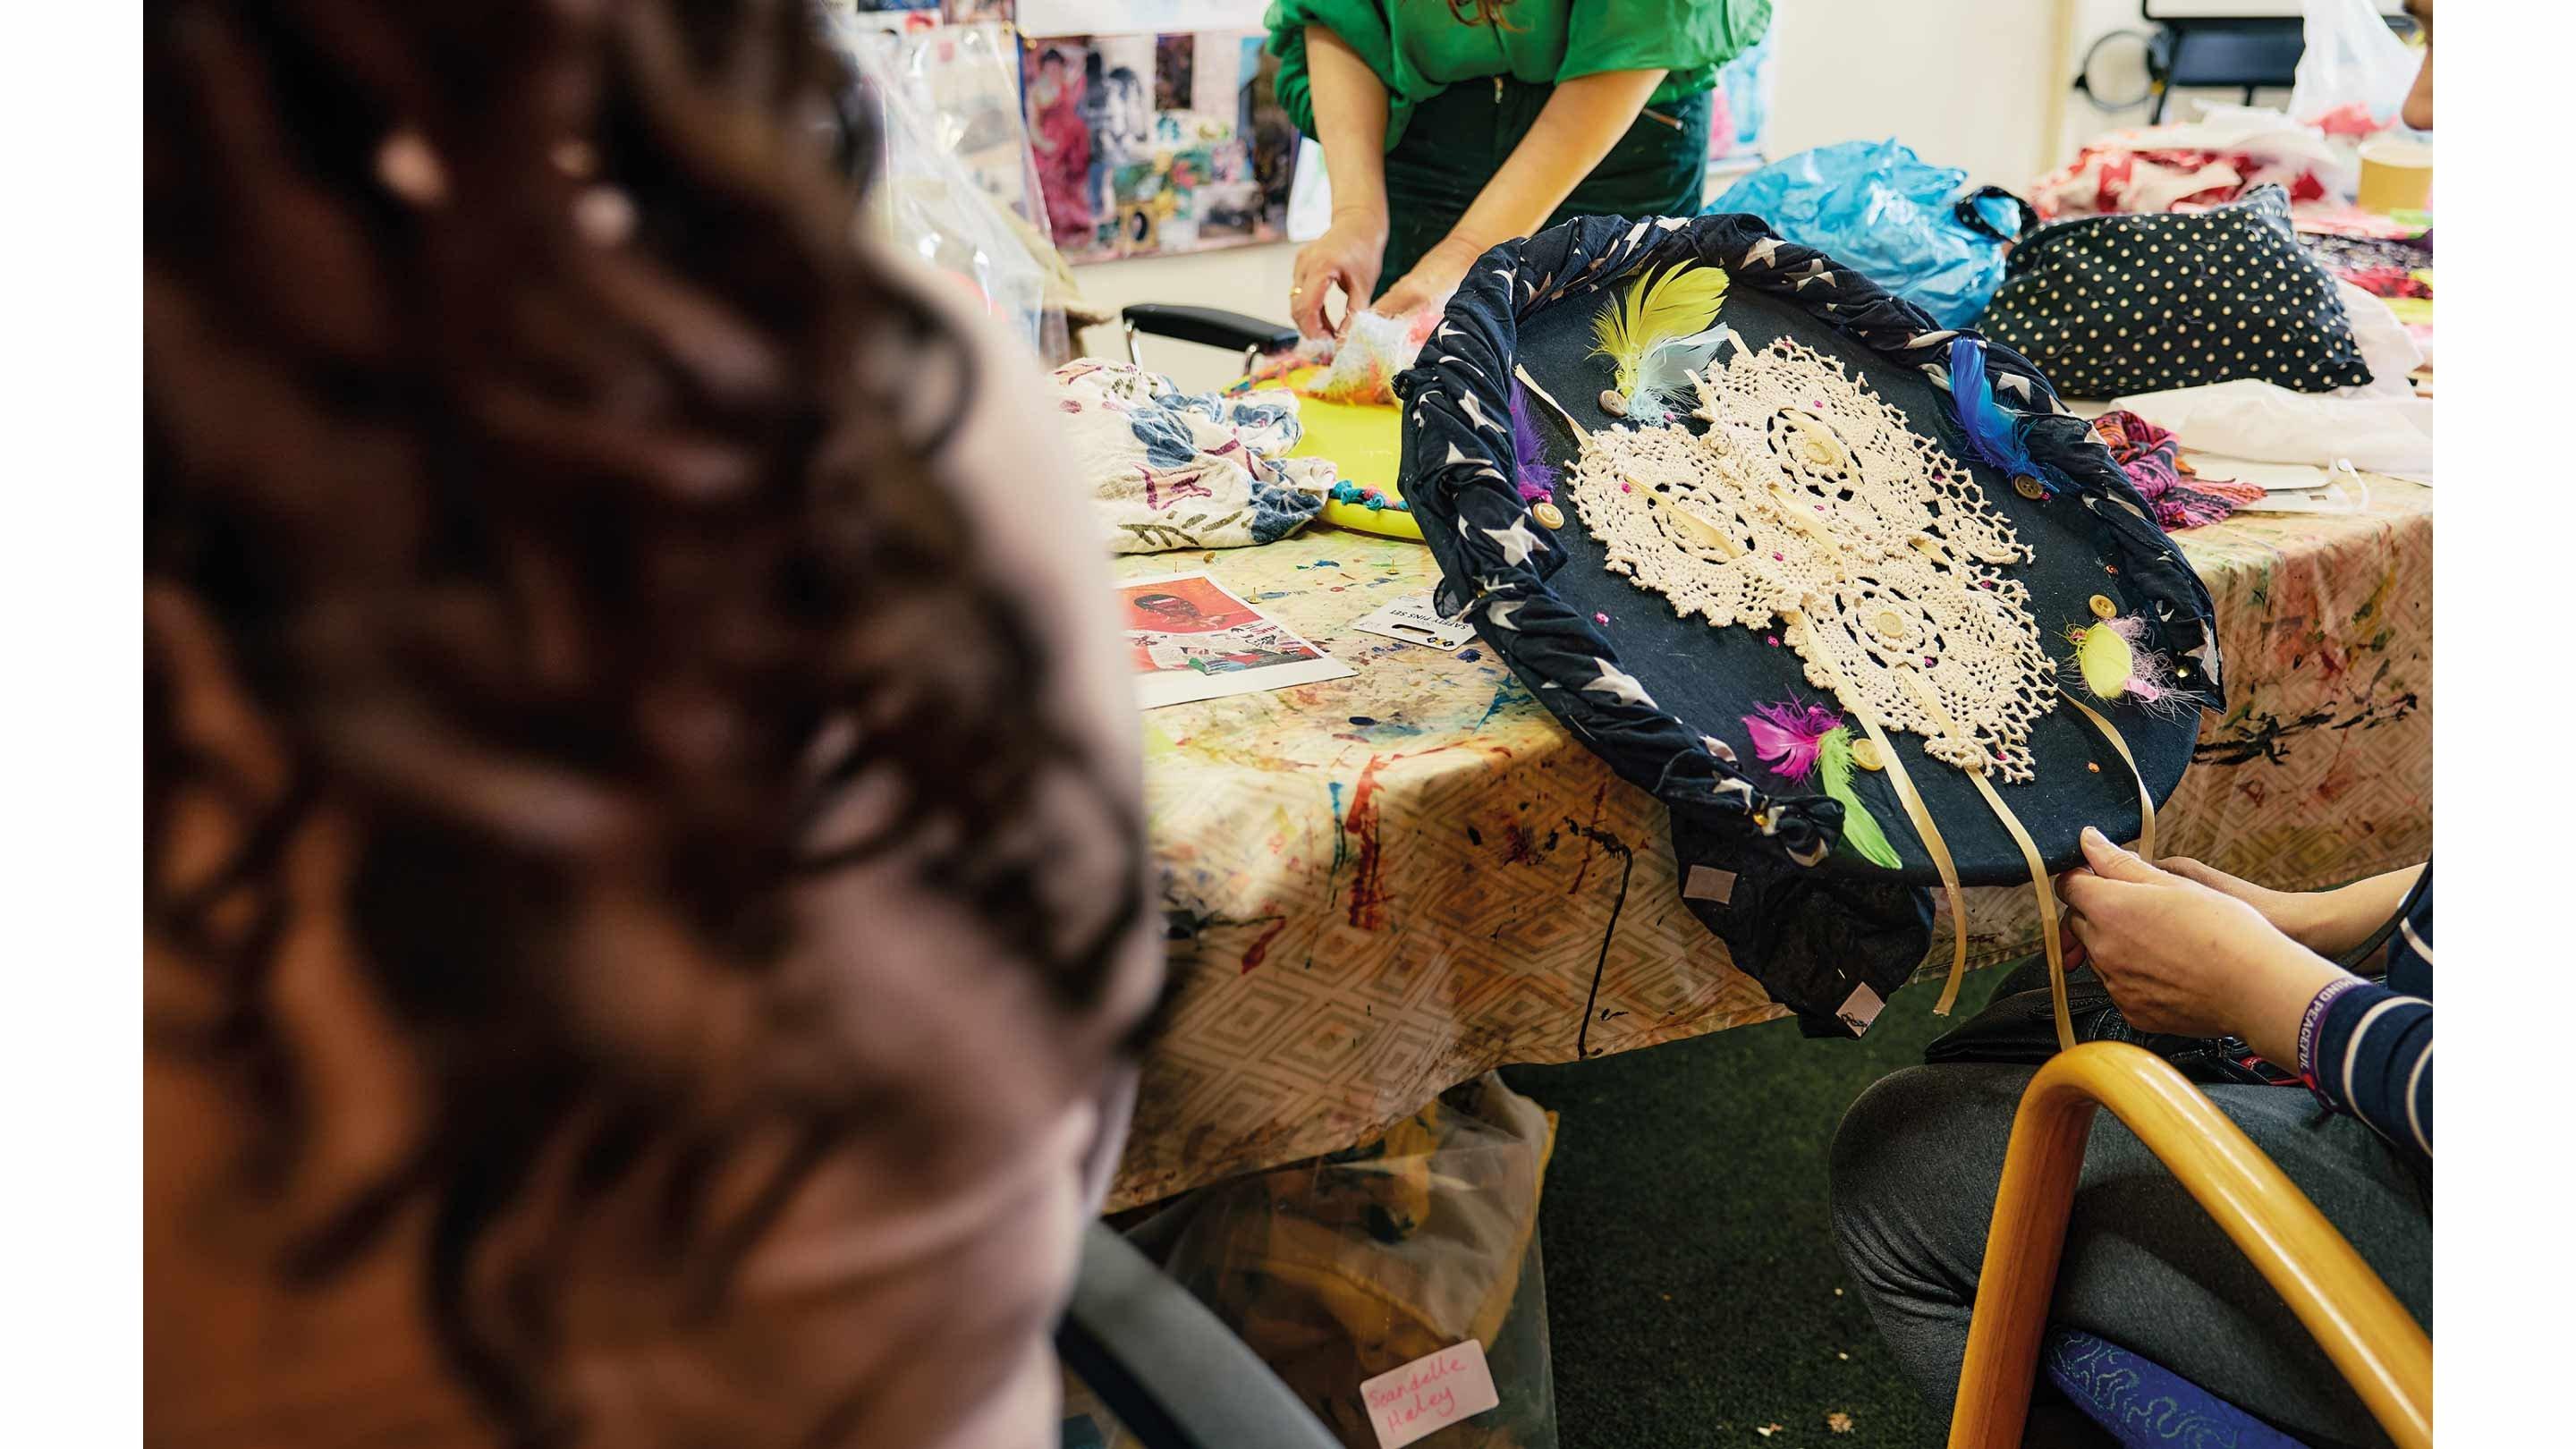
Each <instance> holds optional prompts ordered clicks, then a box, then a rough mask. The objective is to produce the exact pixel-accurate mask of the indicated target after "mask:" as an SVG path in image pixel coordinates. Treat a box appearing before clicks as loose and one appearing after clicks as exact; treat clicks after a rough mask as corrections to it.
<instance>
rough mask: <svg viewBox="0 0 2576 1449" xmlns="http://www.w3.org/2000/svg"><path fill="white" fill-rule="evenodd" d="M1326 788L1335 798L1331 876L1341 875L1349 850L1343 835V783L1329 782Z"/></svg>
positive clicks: (1347, 842)
mask: <svg viewBox="0 0 2576 1449" xmlns="http://www.w3.org/2000/svg"><path fill="white" fill-rule="evenodd" d="M1324 788H1325V789H1327V790H1329V791H1331V792H1332V796H1333V868H1332V870H1331V871H1330V872H1329V874H1333V875H1339V874H1341V872H1342V855H1343V853H1344V852H1345V851H1346V850H1348V849H1349V841H1348V840H1347V839H1346V838H1345V837H1344V836H1343V834H1342V782H1341V781H1339V780H1333V781H1329V782H1327V783H1326V785H1325V786H1324Z"/></svg>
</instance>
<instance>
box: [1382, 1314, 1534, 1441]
mask: <svg viewBox="0 0 2576 1449" xmlns="http://www.w3.org/2000/svg"><path fill="white" fill-rule="evenodd" d="M1360 1397H1361V1399H1362V1400H1363V1401H1364V1402H1365V1403H1366V1404H1367V1405H1368V1415H1369V1422H1370V1423H1371V1424H1374V1425H1376V1426H1377V1442H1378V1449H1403V1446H1404V1445H1407V1444H1410V1443H1412V1442H1413V1441H1414V1440H1416V1439H1419V1438H1421V1437H1422V1436H1423V1435H1425V1434H1434V1433H1438V1432H1439V1431H1440V1430H1442V1429H1446V1428H1448V1427H1449V1426H1450V1425H1452V1424H1455V1423H1457V1422H1458V1421H1459V1420H1461V1419H1468V1418H1473V1417H1474V1416H1476V1415H1478V1414H1481V1413H1483V1412H1485V1411H1486V1410H1487V1409H1490V1408H1493V1407H1495V1406H1497V1405H1499V1404H1500V1403H1502V1401H1503V1398H1502V1395H1500V1394H1497V1393H1495V1392H1494V1373H1493V1370H1491V1369H1489V1368H1487V1367H1485V1346H1484V1345H1483V1344H1481V1343H1478V1342H1477V1341H1476V1340H1474V1339H1472V1338H1471V1339H1468V1340H1467V1341H1466V1342H1465V1343H1462V1344H1459V1345H1458V1346H1457V1347H1456V1348H1444V1349H1442V1350H1440V1351H1439V1352H1438V1353H1433V1354H1425V1355H1424V1356H1422V1357H1421V1358H1417V1359H1415V1360H1414V1361H1413V1362H1411V1363H1409V1364H1406V1365H1405V1366H1404V1367H1402V1368H1400V1369H1393V1370H1390V1371H1388V1372H1386V1373H1382V1374H1379V1375H1378V1376H1377V1377H1376V1378H1373V1379H1370V1380H1369V1381H1368V1382H1366V1383H1364V1384H1361V1385H1360Z"/></svg>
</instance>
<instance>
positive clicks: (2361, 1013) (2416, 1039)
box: [2299, 980, 2433, 1161]
mask: <svg viewBox="0 0 2576 1449" xmlns="http://www.w3.org/2000/svg"><path fill="white" fill-rule="evenodd" d="M2299 1075H2300V1076H2302V1077H2304V1078H2306V1079H2307V1082H2308V1085H2309V1086H2311V1087H2314V1088H2315V1089H2316V1090H2317V1092H2318V1093H2319V1094H2320V1095H2322V1096H2323V1097H2325V1098H2326V1100H2327V1101H2329V1102H2331V1103H2333V1104H2334V1105H2335V1106H2336V1107H2338V1108H2341V1109H2342V1110H2344V1111H2347V1112H2350V1113H2351V1114H2352V1115H2354V1116H2356V1117H2359V1118H2360V1119H2361V1120H2362V1121H2364V1122H2367V1123H2369V1124H2370V1125H2371V1127H2372V1128H2373V1129H2375V1130H2376V1131H2377V1132H2378V1133H2379V1135H2381V1136H2382V1137H2385V1138H2387V1139H2388V1140H2389V1141H2391V1142H2393V1143H2395V1144H2397V1146H2398V1147H2399V1148H2400V1149H2401V1150H2403V1151H2406V1152H2409V1153H2412V1154H2414V1155H2416V1156H2418V1157H2420V1158H2422V1159H2424V1160H2426V1161H2430V1160H2431V1159H2432V1156H2433V1003H2431V1002H2429V1001H2426V1000H2424V999H2422V998H2421V997H2415V996H2403V995H2400V994H2398V993H2397V992H2394V991H2391V990H2389V989H2388V988H2387V987H2385V986H2378V985H2374V984H2372V983H2370V982H2367V981H2356V980H2344V981H2338V982H2336V983H2335V984H2334V985H2332V986H2329V987H2327V988H2326V989H2325V990H2323V991H2320V992H2318V993H2317V999H2316V1000H2315V1001H2314V1002H2313V1003H2311V1004H2310V1005H2309V1007H2308V1020H2307V1022H2306V1023H2304V1024H2303V1026H2302V1029H2301V1030H2300V1033H2299Z"/></svg>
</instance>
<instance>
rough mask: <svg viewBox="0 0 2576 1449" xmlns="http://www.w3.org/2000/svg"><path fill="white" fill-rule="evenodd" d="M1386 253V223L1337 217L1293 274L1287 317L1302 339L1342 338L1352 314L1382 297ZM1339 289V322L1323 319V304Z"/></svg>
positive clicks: (1301, 255) (1302, 254)
mask: <svg viewBox="0 0 2576 1449" xmlns="http://www.w3.org/2000/svg"><path fill="white" fill-rule="evenodd" d="M1385 247H1386V223H1385V221H1383V220H1375V221H1372V220H1371V219H1370V218H1368V217H1365V216H1357V215H1353V216H1337V217H1335V218H1334V219H1333V224H1332V225H1331V226H1329V227H1327V228H1325V230H1324V234H1323V235H1322V236H1319V237H1317V238H1315V239H1314V240H1313V241H1310V242H1308V243H1306V244H1305V245H1304V246H1302V247H1299V248H1298V249H1297V260H1296V264H1295V266H1294V267H1293V268H1292V269H1291V271H1290V273H1289V275H1290V276H1291V277H1292V278H1294V280H1293V281H1292V282H1291V283H1290V285H1289V288H1288V316H1289V319H1290V320H1291V321H1293V322H1295V323H1296V324H1297V331H1298V333H1299V334H1300V335H1302V336H1306V337H1324V336H1335V337H1338V336H1340V335H1341V331H1342V328H1343V326H1344V325H1345V324H1347V323H1348V322H1349V321H1350V319H1351V314H1352V313H1354V312H1357V311H1359V310H1360V309H1361V308H1362V307H1365V306H1367V305H1368V300H1369V298H1370V296H1372V295H1373V294H1374V293H1375V292H1376V291H1377V273H1378V266H1379V263H1380V260H1381V253H1382V252H1383V251H1384V249H1385ZM1335 287H1339V288H1341V291H1342V315H1341V317H1340V318H1339V319H1338V320H1335V319H1332V318H1328V317H1326V316H1325V315H1324V303H1325V302H1326V300H1328V298H1329V297H1330V295H1331V292H1332V289H1333V288H1335Z"/></svg>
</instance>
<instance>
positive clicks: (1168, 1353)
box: [1055, 308, 1341, 1449]
mask: <svg viewBox="0 0 2576 1449" xmlns="http://www.w3.org/2000/svg"><path fill="white" fill-rule="evenodd" d="M1129 310H1130V311H1133V310H1134V309H1133V308H1130V309H1129ZM1184 310H1188V309H1184ZM1055 1342H1056V1351H1057V1353H1059V1354H1061V1355H1062V1356H1063V1359H1064V1363H1065V1366H1066V1367H1067V1368H1070V1369H1072V1370H1073V1371H1074V1372H1075V1373H1076V1374H1079V1375H1080V1376H1081V1377H1082V1381H1083V1382H1084V1383H1086V1384H1089V1385H1090V1386H1091V1391H1092V1392H1093V1393H1095V1394H1097V1395H1099V1396H1100V1401H1101V1402H1102V1403H1103V1404H1106V1405H1108V1406H1109V1411H1110V1412H1111V1413H1113V1414H1116V1415H1117V1416H1118V1418H1119V1421H1120V1422H1122V1423H1124V1424H1125V1425H1126V1426H1127V1427H1128V1428H1129V1429H1130V1430H1132V1431H1134V1433H1135V1434H1136V1436H1137V1437H1138V1438H1140V1439H1142V1440H1143V1441H1144V1442H1145V1443H1146V1444H1147V1445H1149V1446H1151V1449H1341V1441H1340V1440H1339V1439H1336V1438H1334V1437H1333V1435H1332V1433H1331V1432H1330V1431H1329V1430H1327V1429H1325V1427H1324V1426H1323V1424H1322V1423H1321V1422H1320V1421H1319V1420H1317V1419H1316V1417H1315V1416H1314V1414H1313V1413H1312V1412H1311V1411H1309V1410H1308V1409H1307V1408H1306V1406H1305V1405H1304V1404H1302V1403H1299V1402H1298V1401H1297V1396H1296V1395H1295V1394H1292V1393H1290V1392H1289V1391H1288V1386H1287V1385H1286V1384H1283V1383H1281V1382H1280V1381H1279V1376H1278V1375H1276V1374H1274V1373H1272V1372H1271V1371H1270V1366H1269V1365H1267V1364H1265V1363H1263V1362H1262V1361H1261V1360H1260V1359H1257V1358H1255V1357H1253V1355H1252V1350H1251V1349H1248V1348H1246V1347H1244V1345H1243V1340H1242V1339H1240V1338H1237V1337H1236V1336H1235V1334H1234V1330H1233V1329H1230V1328H1228V1327H1226V1326H1225V1324H1224V1322H1223V1321H1222V1320H1220V1319H1218V1317H1217V1316H1216V1315H1215V1314H1213V1313H1210V1312H1208V1310H1207V1307H1206V1305H1204V1304H1202V1303H1200V1302H1199V1301H1198V1300H1197V1299H1196V1298H1193V1297H1191V1296H1190V1292H1189V1290H1188V1289H1186V1288H1183V1287H1182V1286H1181V1285H1180V1284H1178V1283H1175V1282H1173V1281H1172V1280H1171V1279H1169V1278H1167V1277H1165V1276H1163V1273H1162V1270H1161V1269H1159V1268H1156V1267H1155V1266H1154V1264H1153V1262H1152V1260H1150V1259H1148V1258H1147V1257H1146V1256H1145V1255H1144V1254H1142V1253H1140V1252H1138V1251H1136V1249H1135V1248H1133V1247H1132V1246H1130V1245H1129V1244H1128V1242H1127V1240H1126V1239H1124V1238H1122V1237H1120V1236H1118V1234H1117V1233H1115V1232H1113V1231H1111V1230H1110V1229H1109V1227H1108V1226H1107V1225H1106V1224H1102V1223H1096V1222H1095V1223H1093V1224H1091V1225H1090V1227H1089V1228H1088V1229H1087V1230H1086V1231H1085V1232H1084V1233H1083V1237H1082V1266H1081V1271H1080V1272H1079V1274H1078V1275H1077V1276H1076V1277H1075V1279H1074V1284H1073V1302H1072V1304H1071V1305H1070V1306H1069V1307H1068V1308H1067V1309H1066V1310H1065V1315H1064V1321H1063V1322H1062V1323H1060V1324H1058V1325H1057V1326H1056V1334H1055Z"/></svg>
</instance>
